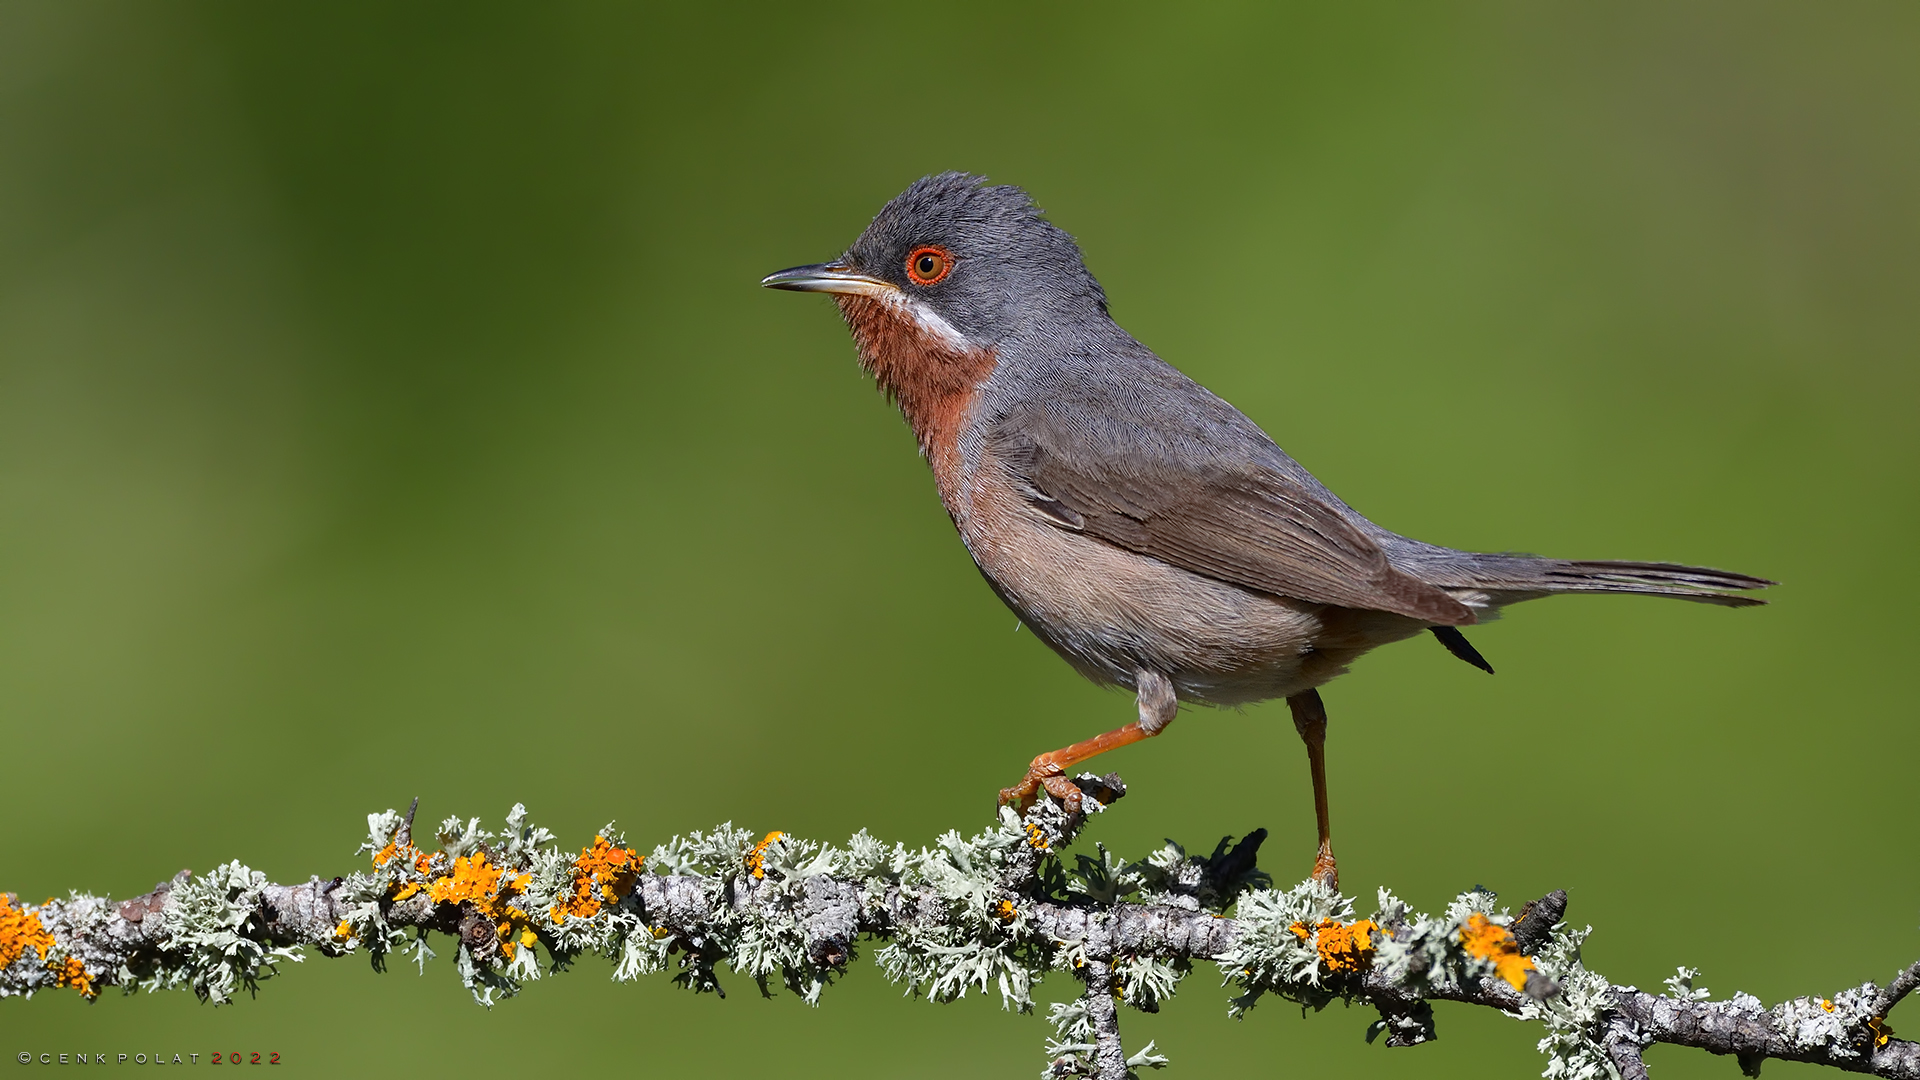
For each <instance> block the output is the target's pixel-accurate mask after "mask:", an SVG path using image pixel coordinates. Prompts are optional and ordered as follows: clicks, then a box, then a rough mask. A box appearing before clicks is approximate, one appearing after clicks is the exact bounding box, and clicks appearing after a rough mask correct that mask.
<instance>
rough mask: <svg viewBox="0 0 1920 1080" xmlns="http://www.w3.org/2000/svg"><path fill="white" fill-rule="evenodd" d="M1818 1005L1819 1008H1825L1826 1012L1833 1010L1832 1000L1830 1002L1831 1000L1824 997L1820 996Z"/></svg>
mask: <svg viewBox="0 0 1920 1080" xmlns="http://www.w3.org/2000/svg"><path fill="white" fill-rule="evenodd" d="M1820 1007H1821V1008H1823V1009H1825V1010H1827V1011H1828V1012H1832V1011H1833V1002H1831V1001H1828V1000H1827V999H1826V998H1821V999H1820Z"/></svg>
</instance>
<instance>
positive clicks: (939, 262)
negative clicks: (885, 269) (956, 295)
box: [907, 246, 953, 285]
mask: <svg viewBox="0 0 1920 1080" xmlns="http://www.w3.org/2000/svg"><path fill="white" fill-rule="evenodd" d="M952 269H953V253H952V252H950V251H948V250H947V249H946V248H943V247H936V246H929V247H918V248H914V249H913V254H911V255H908V256H907V276H908V277H910V278H912V279H913V283H914V284H915V285H933V284H936V283H937V282H939V280H940V279H941V278H943V277H946V276H947V273H948V272H949V271H951V270H952Z"/></svg>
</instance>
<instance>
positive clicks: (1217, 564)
mask: <svg viewBox="0 0 1920 1080" xmlns="http://www.w3.org/2000/svg"><path fill="white" fill-rule="evenodd" d="M1169 370H1170V369H1169ZM1156 381H1157V380H1156ZM1181 381H1183V382H1185V381H1186V380H1185V379H1184V377H1181ZM1187 386H1189V387H1191V388H1192V389H1193V390H1195V391H1198V392H1199V395H1201V396H1202V397H1199V398H1196V397H1193V396H1190V395H1187V394H1179V395H1177V397H1179V398H1184V399H1185V400H1178V401H1173V402H1169V401H1167V400H1166V399H1165V398H1159V400H1157V401H1154V402H1153V404H1155V405H1159V406H1166V405H1172V406H1175V407H1174V408H1173V409H1172V411H1173V412H1175V413H1178V414H1180V415H1177V416H1164V415H1163V416H1158V417H1152V418H1149V417H1148V416H1147V415H1143V412H1144V410H1143V409H1142V408H1141V406H1143V405H1145V404H1146V402H1143V401H1141V400H1140V399H1138V398H1132V397H1131V396H1126V395H1120V396H1115V395H1110V394H1107V393H1097V394H1096V395H1095V397H1094V399H1093V400H1085V401H1084V402H1083V403H1081V404H1076V403H1075V401H1076V399H1084V398H1085V397H1086V395H1085V394H1084V393H1081V394H1076V395H1066V394H1059V395H1049V396H1045V397H1040V398H1037V399H1029V400H1028V401H1027V402H1025V403H1023V404H1019V405H1014V406H1013V407H1011V408H1009V409H1007V410H1006V411H1005V412H1003V413H1002V414H1001V415H999V416H998V417H996V418H995V419H994V420H993V421H992V422H991V423H990V424H988V425H987V426H986V428H985V431H984V435H985V440H986V445H987V447H988V449H990V450H991V452H992V454H993V456H994V457H995V458H997V459H998V460H999V461H1000V462H1002V463H1003V464H1004V465H1006V466H1007V467H1008V468H1009V469H1011V470H1012V472H1013V473H1014V474H1015V476H1016V479H1017V480H1018V481H1019V482H1020V483H1021V484H1022V486H1023V489H1024V490H1023V494H1025V495H1026V497H1027V499H1028V501H1029V502H1030V503H1031V505H1032V506H1033V507H1034V509H1036V510H1038V511H1039V512H1041V513H1042V514H1044V515H1045V516H1046V518H1047V520H1049V521H1050V522H1051V523H1053V524H1054V525H1056V526H1057V527H1059V528H1063V529H1069V530H1072V531H1076V532H1081V533H1085V534H1086V535H1089V536H1094V537H1098V538H1099V539H1101V540H1104V541H1106V542H1107V543H1110V544H1113V545H1115V546H1117V547H1121V548H1125V549H1127V550H1129V551H1134V552H1138V553H1140V554H1142V555H1149V556H1152V557H1153V558H1156V559H1159V560H1161V561H1162V562H1166V563H1171V564H1172V565H1174V566H1178V567H1181V568H1182V569H1185V570H1189V571H1192V572H1193V573H1196V574H1203V575H1205V576H1207V577H1211V578H1215V579H1218V580H1221V581H1226V582H1230V583H1232V584H1235V585H1239V586H1241V587H1243V588H1247V589H1253V590H1256V591H1259V592H1264V593H1269V594H1272V595H1275V596H1285V597H1290V598H1293V599H1296V600H1306V601H1309V602H1312V603H1317V604H1333V605H1337V606H1339V607H1348V608H1362V609H1366V610H1372V611H1389V612H1393V613H1395V614H1399V615H1406V616H1409V617H1411V618H1415V619H1421V620H1424V621H1426V622H1428V623H1431V624H1437V625H1442V626H1463V625H1468V624H1471V623H1472V622H1474V621H1475V620H1474V614H1473V611H1472V609H1470V608H1468V607H1467V606H1466V605H1465V604H1462V603H1460V602H1459V601H1458V600H1455V599H1454V598H1453V597H1451V596H1449V595H1448V594H1447V593H1446V592H1445V591H1443V590H1441V589H1439V588H1437V587H1435V586H1433V585H1429V584H1427V583H1426V582H1423V581H1421V580H1419V579H1418V578H1414V577H1411V576H1409V575H1407V574H1405V573H1402V572H1401V571H1399V570H1396V569H1394V567H1393V565H1392V564H1391V563H1389V562H1388V561H1387V556H1386V554H1385V553H1384V552H1383V551H1381V549H1380V547H1379V545H1377V544H1375V543H1374V542H1373V540H1372V539H1370V538H1369V537H1368V536H1367V535H1366V533H1364V532H1362V531H1361V529H1360V528H1359V527H1358V526H1356V525H1355V524H1354V523H1353V522H1352V521H1350V520H1349V519H1348V518H1347V516H1346V515H1345V514H1344V513H1342V510H1341V508H1337V507H1336V506H1334V505H1332V504H1330V503H1329V502H1328V501H1327V500H1326V499H1323V498H1322V497H1321V496H1320V495H1319V494H1317V493H1316V492H1315V491H1314V490H1313V489H1312V488H1310V487H1309V486H1308V485H1307V484H1306V483H1302V482H1301V481H1300V480H1299V479H1297V478H1295V477H1292V476H1289V475H1288V474H1287V472H1285V471H1283V467H1282V466H1281V464H1280V463H1281V462H1285V464H1286V465H1293V463H1292V460H1291V459H1289V458H1286V457H1285V455H1284V454H1282V453H1281V452H1280V449H1279V448H1278V447H1276V446H1274V445H1273V443H1272V441H1271V440H1269V439H1267V438H1266V436H1265V434H1264V433H1262V432H1260V431H1259V429H1258V428H1257V427H1255V426H1254V425H1253V423H1252V422H1251V421H1249V420H1247V419H1246V418H1245V417H1244V416H1241V415H1240V414H1239V412H1238V411H1237V410H1234V409H1233V408H1232V406H1230V405H1227V404H1226V403H1225V402H1223V401H1221V400H1220V399H1219V398H1216V397H1214V396H1213V395H1211V394H1208V393H1206V391H1205V390H1203V389H1201V388H1200V387H1199V386H1198V384H1194V383H1191V382H1187ZM1182 389H1185V388H1184V387H1183V388H1182ZM1103 399H1104V400H1103ZM1222 410H1224V412H1223V411H1222ZM1228 414H1230V415H1228ZM1223 444H1224V445H1223ZM1293 468H1294V469H1295V470H1298V466H1297V465H1294V466H1293ZM1299 471H1301V472H1304V470H1299Z"/></svg>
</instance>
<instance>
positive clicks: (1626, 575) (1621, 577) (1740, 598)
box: [1420, 552, 1774, 607]
mask: <svg viewBox="0 0 1920 1080" xmlns="http://www.w3.org/2000/svg"><path fill="white" fill-rule="evenodd" d="M1458 555H1460V556H1464V558H1452V559H1446V560H1444V561H1443V562H1441V564H1440V565H1427V566H1423V567H1421V570H1422V571H1425V573H1422V574H1421V575H1420V576H1421V577H1422V578H1423V579H1424V580H1426V581H1427V582H1429V583H1431V584H1434V585H1439V586H1441V587H1442V588H1448V589H1474V590H1478V591H1482V592H1487V593H1492V594H1502V593H1505V594H1514V593H1518V594H1521V595H1519V596H1512V597H1511V599H1514V600H1518V599H1525V598H1526V597H1527V596H1529V595H1531V596H1545V595H1552V594H1555V593H1577V592H1597V593H1628V594H1632V595H1636V596H1669V597H1673V598H1674V599H1676V600H1692V601H1694V602H1696V603H1701V604H1719V605H1721V606H1723V607H1753V606H1755V605H1758V604H1764V603H1766V601H1765V600H1762V599H1760V598H1759V597H1757V596H1744V595H1740V594H1741V593H1743V592H1746V591H1748V590H1752V589H1764V588H1766V587H1767V586H1769V585H1772V584H1774V582H1771V581H1768V580H1767V579H1766V578H1760V577H1754V576H1752V575H1750V574H1736V573H1733V572H1731V571H1727V570H1715V569H1713V568H1711V567H1706V566H1682V565H1679V564H1677V563H1654V562H1625V561H1619V560H1610V559H1578V560H1570V559H1543V558H1539V557H1536V556H1532V555H1480V554H1469V553H1466V552H1460V553H1458ZM1502 599H1505V598H1502ZM1496 602H1500V600H1496Z"/></svg>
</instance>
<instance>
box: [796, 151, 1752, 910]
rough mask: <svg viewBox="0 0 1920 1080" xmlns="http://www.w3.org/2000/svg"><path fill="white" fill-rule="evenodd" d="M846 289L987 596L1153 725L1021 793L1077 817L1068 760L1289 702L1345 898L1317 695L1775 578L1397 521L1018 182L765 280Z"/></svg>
mask: <svg viewBox="0 0 1920 1080" xmlns="http://www.w3.org/2000/svg"><path fill="white" fill-rule="evenodd" d="M761 284H762V285H763V286H766V287H767V288H772V289H789V290H793V291H797V292H824V293H829V294H831V295H832V296H833V298H834V301H835V302H836V303H837V304H838V305H839V308H840V314H841V316H842V317H843V318H844V319H845V320H846V323H847V327H848V328H849V329H850V330H851V331H852V333H853V340H854V343H855V345H856V346H857V348H858V351H859V356H860V363H861V365H862V366H863V367H865V369H866V370H867V371H868V372H869V373H871V374H872V375H873V377H874V379H875V381H876V382H877V383H878V384H879V386H880V388H881V389H882V390H883V391H885V393H886V394H887V395H888V396H889V397H890V398H892V399H893V400H894V401H895V402H896V403H898V405H899V407H900V412H901V414H902V415H903V416H904V417H905V418H906V421H907V425H908V426H909V427H911V428H912V429H913V434H914V437H915V438H917V439H918V440H919V443H920V452H921V454H922V455H923V456H924V457H925V458H926V460H927V464H928V465H929V466H930V467H931V468H932V471H933V481H934V485H935V486H936V487H937V488H938V489H939V492H940V501H941V503H942V504H944V505H945V507H946V510H947V513H948V515H949V516H951V517H952V519H953V524H954V527H955V528H956V529H957V530H959V533H960V539H961V540H962V541H963V542H964V543H965V544H966V546H967V551H968V552H969V553H970V554H971V555H972V556H973V561H974V564H975V565H976V566H978V567H979V568H980V573H981V574H982V575H983V576H985V578H986V579H987V584H988V585H989V586H990V587H991V588H992V589H993V591H994V593H995V594H996V595H998V596H999V597H1000V599H1001V600H1002V601H1004V602H1005V603H1006V605H1007V606H1008V607H1010V608H1012V609H1013V610H1014V612H1015V614H1016V615H1017V616H1018V617H1019V619H1020V622H1021V623H1022V624H1023V625H1025V626H1027V627H1030V628H1031V629H1032V630H1033V632H1034V634H1035V635H1036V636H1038V637H1039V638H1040V639H1041V640H1042V641H1044V642H1046V643H1047V645H1049V646H1050V647H1051V648H1052V649H1053V650H1054V651H1055V652H1057V653H1059V654H1060V656H1061V657H1062V658H1064V659H1065V660H1066V661H1067V663H1069V664H1071V665H1073V667H1074V668H1075V669H1076V670H1078V671H1079V672H1080V673H1081V674H1082V675H1085V676H1086V677H1087V678H1089V679H1092V680H1093V681H1094V682H1096V683H1099V684H1101V685H1107V686H1123V687H1126V688H1127V689H1129V690H1132V691H1134V693H1135V695H1136V698H1137V704H1138V709H1139V718H1138V719H1137V720H1134V721H1133V722H1131V723H1129V724H1127V725H1125V726H1124V727H1120V728H1117V729H1115V730H1113V731H1109V732H1107V733H1105V734H1103V735H1097V736H1095V737H1093V738H1091V739H1087V740H1085V741H1083V742H1078V743H1074V744H1073V745H1072V746H1068V747H1064V748H1062V749H1059V750H1055V751H1052V752H1051V753H1045V754H1041V755H1039V756H1038V757H1036V758H1034V759H1033V761H1032V763H1031V764H1030V765H1029V766H1028V767H1027V773H1026V776H1025V777H1023V778H1022V779H1021V781H1020V782H1019V783H1018V784H1015V785H1014V786H1012V787H1010V788H1007V789H1005V790H1004V791H1002V792H1001V793H1000V799H1001V802H1002V804H1013V805H1016V806H1019V807H1021V808H1023V809H1024V808H1025V807H1026V806H1029V805H1031V803H1032V801H1033V800H1034V799H1035V798H1036V797H1037V794H1038V792H1040V791H1042V790H1044V791H1046V792H1047V793H1048V794H1049V795H1051V796H1053V797H1054V798H1056V799H1058V800H1060V801H1061V802H1062V803H1063V804H1064V805H1066V806H1067V807H1068V808H1069V809H1070V810H1077V809H1078V808H1079V805H1080V799H1081V792H1080V790H1079V788H1078V787H1076V786H1075V785H1074V783H1073V782H1072V781H1071V780H1069V779H1068V778H1067V775H1066V773H1067V770H1068V769H1071V768H1073V767H1074V766H1076V765H1079V764H1080V763H1081V762H1083V761H1085V760H1087V759H1088V758H1091V757H1093V756H1094V755H1096V754H1100V753H1104V752H1106V751H1108V750H1112V749H1115V748H1117V747H1121V746H1126V745H1128V744H1129V743H1134V742H1138V741H1140V740H1142V739H1147V738H1151V737H1153V736H1155V735H1158V734H1160V733H1161V732H1162V731H1164V730H1166V727H1167V725H1168V724H1169V723H1171V722H1172V721H1173V718H1174V714H1175V712H1176V711H1177V710H1178V709H1179V707H1180V703H1181V702H1192V703H1199V704H1207V705H1244V704H1248V703H1251V702H1256V701H1268V700H1271V699H1273V698H1285V699H1286V700H1287V705H1288V706H1289V707H1290V708H1291V710H1292V713H1293V722H1294V726H1295V727H1296V728H1297V729H1298V730H1299V733H1300V737H1301V738H1302V739H1303V740H1304V741H1305V743H1306V747H1307V760H1308V765H1309V769H1310V771H1311V773H1312V778H1313V801H1314V813H1315V817H1316V824H1317V825H1318V829H1319V838H1320V844H1319V850H1318V851H1317V853H1316V855H1315V858H1314V867H1313V877H1314V878H1315V879H1317V880H1319V881H1322V882H1324V883H1326V884H1328V885H1330V886H1335V887H1337V885H1338V880H1339V876H1338V875H1339V871H1338V866H1337V864H1336V863H1335V860H1334V857H1333V847H1332V842H1331V839H1330V835H1329V832H1330V830H1329V827H1328V813H1327V781H1326V765H1325V740H1326V729H1327V713H1326V709H1325V708H1324V707H1323V705H1322V704H1321V701H1320V694H1319V691H1318V689H1317V688H1318V687H1319V686H1320V685H1321V684H1323V683H1325V682H1327V681H1329V680H1331V679H1333V678H1334V677H1335V676H1338V675H1340V674H1342V673H1344V672H1345V671H1346V670H1347V667H1348V665H1350V664H1352V663H1353V662H1354V660H1356V659H1358V658H1359V657H1360V656H1361V655H1362V654H1363V653H1365V652H1367V651H1368V650H1370V649H1373V648H1375V647H1377V646H1380V645H1385V644H1387V643H1389V642H1394V641H1400V640H1404V639H1406V638H1410V637H1414V636H1416V635H1418V634H1420V633H1421V632H1422V631H1430V632H1432V634H1433V635H1434V637H1436V638H1438V639H1439V642H1440V644H1441V645H1443V646H1445V647H1446V649H1447V650H1448V651H1449V652H1451V653H1452V654H1453V655H1454V656H1456V657H1458V658H1460V659H1461V660H1464V661H1466V662H1467V663H1469V664H1472V665H1474V666H1475V667H1478V668H1480V669H1481V670H1483V671H1486V672H1489V673H1491V672H1492V671H1493V668H1492V666H1491V665H1489V664H1488V663H1487V661H1486V659H1485V658H1484V657H1482V656H1481V655H1480V653H1479V652H1478V651H1477V650H1475V649H1474V647H1473V646H1472V645H1471V644H1469V643H1468V641H1467V639H1466V637H1465V635H1463V634H1462V633H1461V632H1460V629H1459V628H1460V627H1462V626H1471V625H1473V624H1475V623H1478V622H1481V621H1484V620H1487V619H1490V618H1493V617H1494V616H1495V615H1496V614H1498V612H1499V611H1500V609H1501V608H1503V607H1505V606H1506V605H1508V604H1512V603H1516V602H1518V601H1521V600H1532V599H1534V598H1536V597H1541V596H1549V595H1552V594H1555V593H1572V592H1598V593H1636V594H1640V595H1645V596H1671V597H1677V598H1679V599H1683V600H1697V601H1701V602H1703V603H1709V604H1721V605H1725V606H1727V607H1744V606H1748V605H1753V604H1759V603H1762V602H1763V601H1761V600H1759V599H1756V598H1754V597H1750V596H1743V595H1738V593H1739V591H1741V590H1749V589H1760V588H1765V587H1766V586H1768V585H1771V584H1773V582H1770V581H1766V580H1764V579H1762V578H1757V577H1749V576H1747V575H1745V574H1734V573H1727V572H1725V571H1721V570H1711V569H1707V568H1704V567H1698V566H1678V565H1673V564H1669V563H1644V562H1614V561H1605V562H1590V561H1568V560H1562V559H1547V558H1540V557H1537V556H1533V555H1517V554H1510V553H1509V554H1483V553H1480V552H1472V551H1456V550H1454V549H1452V548H1445V547H1439V546H1437V545H1434V544H1427V543H1422V542H1420V541H1418V540H1412V539H1409V538H1407V537H1404V536H1401V535H1399V534H1397V533H1393V532H1389V531H1388V530H1386V529H1383V528H1381V527H1380V526H1378V525H1375V524H1374V523H1373V522H1371V521H1368V520H1367V519H1366V518H1364V517H1362V516H1361V515H1360V514H1359V512H1358V511H1356V510H1354V509H1353V508H1352V507H1350V506H1348V505H1347V504H1346V503H1344V502H1342V501H1340V499H1339V497H1338V496H1336V495H1334V494H1333V492H1331V491H1329V490H1327V488H1326V487H1325V486H1324V485H1322V484H1321V483H1320V482H1319V481H1318V480H1316V479H1314V477H1313V475H1312V474H1310V473H1309V472H1307V470H1306V469H1304V468H1302V467H1301V466H1300V465H1299V464H1298V463H1297V462H1295V461H1294V460H1293V459H1292V458H1291V457H1288V456H1287V455H1286V454H1285V453H1284V452H1283V451H1281V449H1280V448H1279V446H1277V445H1275V443H1274V441H1273V440H1272V439H1271V438H1269V437H1268V436H1267V433H1266V432H1265V431H1262V430H1261V429H1260V427H1259V426H1258V425H1256V424H1255V423H1254V422H1253V421H1251V420H1249V419H1247V417H1246V416H1244V415H1242V414H1241V412H1240V411H1239V410H1238V409H1235V408H1234V407H1233V406H1232V405H1229V404H1227V403H1226V402H1225V401H1223V400H1221V399H1220V398H1218V397H1215V396H1214V395H1213V394H1212V393H1210V392H1208V391H1207V389H1206V388H1205V387H1202V386H1201V385H1200V384H1199V383H1196V382H1194V381H1193V380H1192V379H1190V378H1188V377H1187V376H1185V375H1183V374H1181V373H1180V372H1179V371H1177V370H1175V369H1174V368H1173V367H1172V366H1171V365H1169V364H1167V363H1166V362H1165V361H1163V360H1161V359H1160V358H1159V357H1158V356H1155V355H1154V354H1153V352H1152V350H1150V349H1148V348H1147V347H1146V346H1144V345H1142V344H1140V343H1139V342H1138V341H1135V340H1134V339H1133V337H1132V335H1130V334H1128V333H1127V332H1126V331H1125V330H1123V329H1121V328H1120V326H1119V325H1118V324H1117V323H1115V322H1114V321H1113V319H1112V317H1111V316H1109V315H1108V313H1107V298H1106V294H1105V292H1103V291H1102V290H1101V288H1100V283H1099V282H1098V281H1095V280H1094V277H1093V275H1092V274H1091V273H1089V272H1088V270H1087V267H1086V263H1085V262H1084V261H1083V260H1082V258H1081V254H1080V248H1079V246H1078V245H1077V244H1075V243H1074V240H1073V238H1072V237H1071V236H1069V235H1068V234H1067V233H1066V232H1065V231H1064V230H1062V229H1060V228H1059V227H1057V226H1055V225H1053V224H1052V223H1051V222H1049V221H1048V220H1047V219H1046V218H1045V217H1044V216H1043V213H1042V211H1041V210H1040V209H1039V208H1038V207H1037V206H1035V205H1034V203H1033V200H1032V199H1031V198H1029V197H1028V195H1027V193H1026V192H1025V191H1023V190H1021V189H1019V188H1017V187H1010V186H1005V185H994V184H989V183H988V182H987V181H986V180H985V179H984V178H982V177H979V176H974V175H970V174H966V173H957V172H948V173H942V174H940V175H937V176H929V177H925V178H923V179H921V180H919V181H917V182H915V183H914V184H913V185H912V186H911V187H909V188H907V190H906V191H904V192H902V193H900V195H898V196H897V197H895V198H894V199H893V200H892V201H891V202H889V203H887V205H886V206H884V207H882V208H881V210H880V213H879V214H878V215H876V216H875V217H874V219H873V223H872V224H870V225H869V226H867V229H866V231H865V232H863V233H861V234H860V238H859V239H858V240H856V241H854V244H853V246H852V247H850V248H848V249H847V251H846V253H845V254H843V255H841V256H840V257H839V258H838V259H835V260H834V261H832V262H828V263H820V264H816V265H811V266H797V267H794V268H792V269H790V270H782V271H780V272H779V273H776V274H771V275H769V276H768V277H766V278H765V279H764V280H762V281H761Z"/></svg>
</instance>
